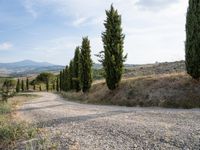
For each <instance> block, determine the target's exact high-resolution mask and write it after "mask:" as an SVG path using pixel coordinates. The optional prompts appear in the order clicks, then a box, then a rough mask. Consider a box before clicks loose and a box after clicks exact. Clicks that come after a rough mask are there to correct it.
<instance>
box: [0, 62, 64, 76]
mask: <svg viewBox="0 0 200 150" xmlns="http://www.w3.org/2000/svg"><path fill="white" fill-rule="evenodd" d="M63 68H64V66H60V65H54V64H51V63H48V62H36V61H32V60H23V61H19V62H13V63H0V76H14V77H16V76H29V75H34V74H38V73H41V72H45V71H47V72H58V71H60V70H61V69H63Z"/></svg>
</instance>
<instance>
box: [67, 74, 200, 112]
mask: <svg viewBox="0 0 200 150" xmlns="http://www.w3.org/2000/svg"><path fill="white" fill-rule="evenodd" d="M194 87H195V88H194ZM199 91H200V84H199V82H197V81H194V80H192V79H191V78H190V77H189V76H188V75H186V74H185V73H174V74H163V75H158V76H155V75H150V76H143V77H133V78H129V79H124V80H123V81H122V83H121V84H120V86H119V88H117V89H116V90H115V91H110V90H109V89H108V88H107V87H106V84H105V81H102V82H98V83H96V84H93V86H92V88H91V90H90V93H88V94H83V93H81V92H79V93H76V92H67V93H63V95H64V96H65V97H68V98H72V99H74V100H75V99H76V100H79V101H81V102H86V103H95V104H113V105H123V106H142V107H149V106H159V107H170V108H196V107H200V92H199Z"/></svg>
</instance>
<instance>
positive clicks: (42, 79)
mask: <svg viewBox="0 0 200 150" xmlns="http://www.w3.org/2000/svg"><path fill="white" fill-rule="evenodd" d="M47 81H48V82H50V83H53V82H54V81H55V75H54V74H52V73H48V72H43V73H41V74H39V75H38V76H37V77H36V82H38V83H45V84H46V83H47Z"/></svg>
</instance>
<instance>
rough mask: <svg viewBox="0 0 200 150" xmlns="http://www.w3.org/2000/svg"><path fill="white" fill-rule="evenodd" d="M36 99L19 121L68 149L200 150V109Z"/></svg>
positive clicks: (49, 97)
mask: <svg viewBox="0 0 200 150" xmlns="http://www.w3.org/2000/svg"><path fill="white" fill-rule="evenodd" d="M36 94H38V95H40V97H39V98H36V99H35V100H31V101H29V102H26V103H25V104H24V105H23V106H21V107H20V108H19V109H18V112H19V113H20V116H21V117H22V118H23V119H24V120H27V121H29V122H32V123H36V124H37V125H38V126H39V127H42V128H45V129H46V130H48V131H50V133H51V136H55V135H59V137H60V142H63V143H65V142H66V141H68V143H66V144H70V143H71V148H70V147H69V146H67V145H66V149H81V150H133V149H138V150H141V149H145V150H146V149H151V150H152V149H185V150H186V149H197V150H198V149H200V109H191V110H184V109H163V108H137V107H134V108H130V107H120V106H99V105H89V104H79V103H75V102H70V101H66V100H64V99H63V98H61V97H60V96H59V95H56V94H53V93H45V92H44V93H36ZM66 139H67V140H66ZM61 149H64V148H61Z"/></svg>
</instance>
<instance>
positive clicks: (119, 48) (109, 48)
mask: <svg viewBox="0 0 200 150" xmlns="http://www.w3.org/2000/svg"><path fill="white" fill-rule="evenodd" d="M106 15H107V19H106V20H105V23H104V26H105V29H106V31H105V32H103V33H102V41H103V46H104V50H103V51H102V52H100V54H99V55H97V56H99V57H100V59H101V60H100V62H102V64H103V67H104V70H105V78H106V83H107V86H108V88H109V89H110V90H114V89H116V88H117V87H118V86H119V83H120V81H121V77H122V73H123V66H124V65H123V63H124V61H125V59H126V57H127V55H126V56H123V51H124V50H123V49H124V46H123V45H124V38H125V35H124V34H123V33H122V27H121V15H119V14H118V11H117V10H115V9H114V7H113V6H112V5H111V8H110V10H108V11H106Z"/></svg>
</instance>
